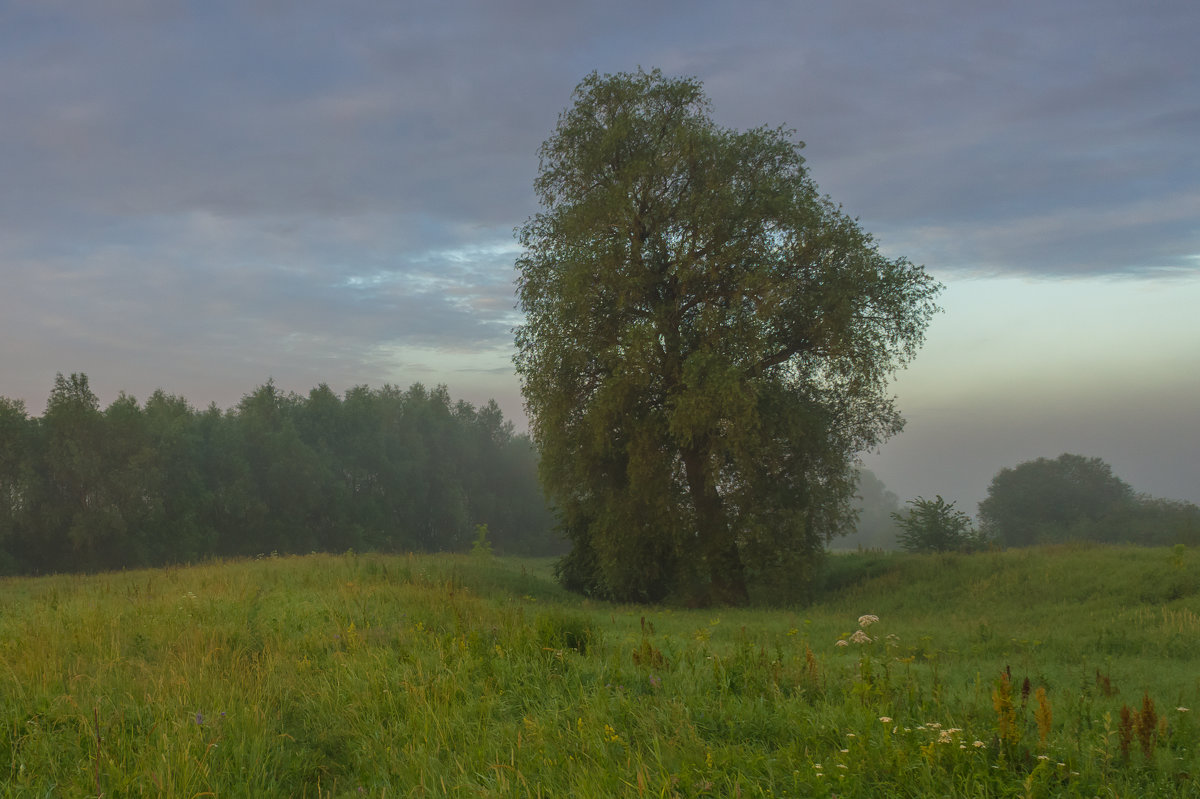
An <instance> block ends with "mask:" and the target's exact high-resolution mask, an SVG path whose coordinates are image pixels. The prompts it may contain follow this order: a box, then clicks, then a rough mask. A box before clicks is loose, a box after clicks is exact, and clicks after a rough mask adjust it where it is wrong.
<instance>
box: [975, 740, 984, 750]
mask: <svg viewBox="0 0 1200 799" xmlns="http://www.w3.org/2000/svg"><path fill="white" fill-rule="evenodd" d="M975 748H976V749H982V748H983V741H976V742H975Z"/></svg>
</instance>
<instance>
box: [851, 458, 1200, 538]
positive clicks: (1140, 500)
mask: <svg viewBox="0 0 1200 799" xmlns="http://www.w3.org/2000/svg"><path fill="white" fill-rule="evenodd" d="M868 485H869V481H868ZM876 493H878V492H876ZM868 495H869V496H873V495H871V494H868ZM894 499H895V495H892V500H893V504H894ZM907 504H908V506H909V507H908V508H907V509H906V510H905V511H903V512H892V513H891V517H892V519H893V520H894V521H895V523H896V525H897V526H898V527H899V534H898V535H897V536H896V541H897V543H898V544H899V545H900V546H901V547H902V548H904V549H907V550H909V551H912V552H946V551H971V550H974V549H981V548H984V547H988V546H1004V547H1023V546H1032V545H1035V544H1050V543H1064V542H1068V541H1094V542H1098V543H1105V544H1140V545H1143V546H1173V545H1179V544H1183V545H1186V546H1196V545H1200V507H1197V506H1196V505H1194V504H1192V503H1190V502H1184V501H1181V500H1171V499H1162V498H1159V497H1152V496H1150V495H1148V494H1140V493H1137V492H1136V491H1134V490H1133V488H1132V487H1131V486H1130V485H1129V484H1128V483H1126V482H1125V481H1124V480H1122V479H1121V478H1120V477H1117V476H1116V475H1115V474H1113V471H1112V467H1111V466H1109V464H1107V463H1105V462H1104V461H1103V460H1101V459H1100V458H1087V457H1084V456H1082V455H1073V454H1070V453H1063V454H1062V455H1059V456H1058V457H1057V458H1038V459H1036V460H1032V461H1025V462H1024V463H1021V464H1018V465H1017V466H1015V467H1012V468H1005V469H1001V470H1000V471H999V472H997V474H996V476H995V477H993V478H992V482H991V484H990V485H989V486H988V495H987V498H986V499H984V500H983V501H982V502H980V503H979V527H978V528H976V527H975V525H974V524H973V523H972V521H971V518H970V517H969V516H967V514H965V513H963V512H962V511H960V510H958V509H956V508H955V507H954V503H953V502H949V503H948V502H946V501H945V500H944V499H942V498H941V497H940V496H939V497H937V498H936V499H932V500H930V499H925V498H923V497H918V498H917V499H915V500H911V501H909V502H908V503H907Z"/></svg>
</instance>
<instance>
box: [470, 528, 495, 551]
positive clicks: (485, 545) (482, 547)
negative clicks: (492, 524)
mask: <svg viewBox="0 0 1200 799" xmlns="http://www.w3.org/2000/svg"><path fill="white" fill-rule="evenodd" d="M471 554H472V555H474V556H475V557H477V558H484V559H486V558H490V557H491V556H492V541H491V539H490V538H488V526H487V525H486V524H477V525H475V540H474V541H473V542H471Z"/></svg>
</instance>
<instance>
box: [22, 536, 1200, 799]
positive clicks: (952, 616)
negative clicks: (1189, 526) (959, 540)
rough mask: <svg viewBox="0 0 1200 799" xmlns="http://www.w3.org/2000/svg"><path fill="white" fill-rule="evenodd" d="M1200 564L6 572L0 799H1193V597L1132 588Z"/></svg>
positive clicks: (1189, 553) (277, 563)
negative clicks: (742, 580)
mask: <svg viewBox="0 0 1200 799" xmlns="http://www.w3.org/2000/svg"><path fill="white" fill-rule="evenodd" d="M1196 555H1197V553H1196V551H1195V550H1191V549H1188V550H1186V551H1184V552H1183V553H1182V554H1180V553H1176V552H1174V551H1172V550H1170V549H1165V548H1163V549H1147V548H1115V547H1103V546H1088V547H1080V546H1072V547H1067V546H1058V547H1052V548H1048V547H1043V548H1031V549H1022V550H1010V551H1007V552H988V553H979V554H974V555H944V554H939V555H908V554H902V553H891V554H886V555H885V554H881V553H864V554H852V555H846V556H832V557H831V561H834V562H837V564H838V566H837V568H838V570H839V571H840V572H841V573H842V574H844V575H849V574H851V573H855V572H857V573H858V574H859V578H858V579H857V580H852V581H846V582H844V583H843V587H842V588H840V589H838V590H836V591H834V592H832V593H830V594H828V595H827V596H825V597H824V598H823V600H822V601H821V603H819V604H816V605H812V606H809V607H806V608H804V609H803V610H797V609H793V610H756V611H749V610H744V609H732V610H730V609H724V610H722V611H721V612H719V613H717V612H714V611H711V610H707V611H689V610H683V609H680V608H677V607H676V608H663V607H659V608H646V607H639V608H636V609H635V608H631V607H628V606H615V605H608V604H604V603H599V602H594V601H590V600H589V601H582V600H580V599H579V598H578V597H576V596H573V595H570V594H567V593H566V592H565V591H563V590H562V589H561V588H558V587H557V586H555V585H554V583H553V582H552V580H551V579H550V575H549V572H548V567H547V563H546V562H545V561H531V560H515V559H507V558H493V559H490V560H486V561H483V560H479V559H476V558H472V557H470V556H468V555H437V556H412V555H410V556H381V555H370V554H367V555H341V556H329V555H315V556H306V557H279V558H263V559H257V560H246V561H236V562H224V563H212V564H208V565H205V566H201V567H192V568H171V569H166V570H160V571H127V572H119V573H109V574H102V575H94V576H88V577H78V576H57V577H49V578H36V579H33V578H17V579H9V580H5V581H3V582H0V662H2V663H3V664H4V669H3V673H2V677H0V679H2V680H3V682H2V683H0V685H2V686H3V687H2V688H0V796H6V797H7V796H13V797H18V796H98V795H104V796H198V795H205V794H210V795H215V796H234V797H241V796H310V797H315V796H366V797H385V796H387V797H392V796H407V795H414V794H416V795H422V794H428V795H431V796H494V797H510V796H511V797H525V796H538V795H541V796H579V797H584V799H592V798H593V797H596V798H598V797H605V798H606V799H607V798H608V797H622V798H623V797H631V798H632V797H646V796H663V797H708V796H731V797H732V796H739V795H740V796H744V797H763V798H764V799H765V797H771V796H775V797H782V796H791V797H800V796H803V797H809V796H812V797H832V796H835V795H836V796H838V797H840V798H841V799H866V798H867V797H878V796H903V797H928V796H939V797H948V798H950V799H979V798H981V797H1031V796H1039V797H1078V798H1080V799H1091V798H1092V797H1096V796H1154V797H1164V799H1176V798H1178V799H1183V797H1189V798H1190V797H1194V796H1195V779H1194V774H1195V766H1194V763H1195V752H1196V751H1197V747H1198V746H1200V723H1197V721H1196V719H1195V714H1196V713H1197V712H1200V685H1198V684H1197V681H1196V674H1195V663H1196V659H1197V658H1198V657H1200V604H1198V600H1200V595H1198V594H1196V593H1191V594H1189V595H1187V596H1184V597H1181V598H1179V599H1177V600H1173V601H1172V602H1171V603H1170V604H1168V605H1163V604H1160V603H1158V602H1157V601H1155V602H1152V603H1146V602H1143V601H1142V600H1141V599H1140V598H1139V596H1138V591H1139V587H1140V586H1143V585H1149V584H1152V583H1154V582H1155V581H1158V580H1161V579H1163V578H1166V577H1169V576H1170V575H1173V574H1176V573H1178V572H1179V570H1180V567H1179V566H1177V565H1176V563H1175V561H1176V560H1179V559H1182V561H1183V568H1184V569H1189V568H1191V569H1194V567H1195V566H1196V565H1197V564H1196V562H1195V561H1196ZM881 564H882V565H885V566H886V568H883V569H882V570H881V568H880V566H881ZM948 597H952V598H953V601H947V598H948ZM1063 608H1070V609H1071V611H1072V612H1071V614H1069V615H1068V616H1065V617H1064V615H1063V613H1062V609H1063ZM839 641H840V642H842V643H841V644H840V645H839V643H838V642H839ZM33 644H36V645H33ZM80 675H86V677H81V676H80ZM1123 715H1124V717H1125V718H1127V721H1125V722H1124V723H1123V722H1122V721H1121V719H1122V716H1123ZM1043 758H1044V759H1043ZM422 786H424V787H422Z"/></svg>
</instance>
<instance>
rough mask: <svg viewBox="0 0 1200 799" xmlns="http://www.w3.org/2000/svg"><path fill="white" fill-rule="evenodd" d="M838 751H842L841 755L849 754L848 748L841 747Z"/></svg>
mask: <svg viewBox="0 0 1200 799" xmlns="http://www.w3.org/2000/svg"><path fill="white" fill-rule="evenodd" d="M840 751H841V753H842V754H843V755H848V754H850V750H849V749H842V750H840Z"/></svg>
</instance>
